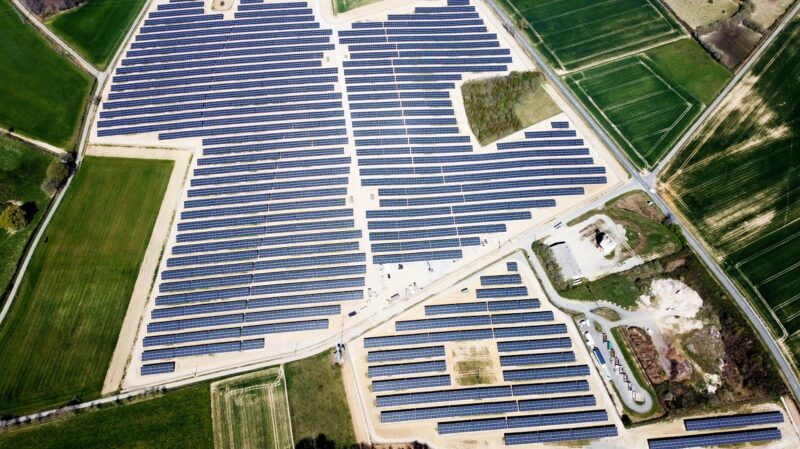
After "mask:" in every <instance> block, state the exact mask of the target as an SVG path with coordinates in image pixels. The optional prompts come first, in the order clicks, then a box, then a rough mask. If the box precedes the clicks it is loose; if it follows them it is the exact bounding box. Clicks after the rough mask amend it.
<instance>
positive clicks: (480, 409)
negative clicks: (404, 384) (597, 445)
mask: <svg viewBox="0 0 800 449" xmlns="http://www.w3.org/2000/svg"><path fill="white" fill-rule="evenodd" d="M595 405H596V401H595V398H594V396H592V395H586V396H567V397H559V398H547V399H524V400H519V401H503V402H490V403H483V404H463V405H445V406H438V407H425V408H414V409H407V410H389V411H381V422H382V423H395V422H404V421H418V420H427V419H439V418H453V417H458V416H474V415H494V414H500V413H515V412H527V411H536V410H551V409H561V408H575V407H593V406H595Z"/></svg>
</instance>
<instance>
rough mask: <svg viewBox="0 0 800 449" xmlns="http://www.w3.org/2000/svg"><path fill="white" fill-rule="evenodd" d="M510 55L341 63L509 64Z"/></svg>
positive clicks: (354, 65)
mask: <svg viewBox="0 0 800 449" xmlns="http://www.w3.org/2000/svg"><path fill="white" fill-rule="evenodd" d="M511 62H512V60H511V57H510V56H504V57H496V58H476V57H470V58H454V59H451V58H430V59H429V58H423V59H418V58H408V59H367V60H348V61H344V62H343V63H342V64H343V65H344V67H346V68H354V67H381V66H409V65H413V66H419V65H422V66H427V65H458V66H464V67H472V66H476V67H480V66H482V65H486V64H511ZM363 87H364V86H353V87H352V88H351V90H353V91H355V89H357V88H363ZM406 89H414V87H407V88H406Z"/></svg>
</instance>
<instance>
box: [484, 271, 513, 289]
mask: <svg viewBox="0 0 800 449" xmlns="http://www.w3.org/2000/svg"><path fill="white" fill-rule="evenodd" d="M480 281H481V285H483V286H487V285H505V284H521V283H522V276H520V275H518V274H499V275H489V276H481V277H480Z"/></svg>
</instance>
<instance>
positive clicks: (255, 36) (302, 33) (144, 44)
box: [131, 28, 333, 51]
mask: <svg viewBox="0 0 800 449" xmlns="http://www.w3.org/2000/svg"><path fill="white" fill-rule="evenodd" d="M332 34H333V31H332V30H330V29H321V28H306V29H297V30H291V31H273V32H269V33H236V34H217V35H213V34H211V35H207V36H206V35H201V36H200V37H186V38H181V37H175V38H173V39H166V38H165V39H161V40H149V41H140V42H133V43H132V44H131V48H136V49H148V48H150V49H156V48H163V49H165V50H168V51H172V50H174V51H181V48H182V47H189V46H197V45H207V44H214V43H225V42H238V41H247V40H253V41H258V42H264V43H271V40H273V39H274V40H285V39H291V38H299V39H303V38H306V37H311V36H331V35H332ZM169 49H172V50H169ZM134 51H138V50H134Z"/></svg>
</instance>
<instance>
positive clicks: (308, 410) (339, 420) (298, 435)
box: [284, 351, 356, 447]
mask: <svg viewBox="0 0 800 449" xmlns="http://www.w3.org/2000/svg"><path fill="white" fill-rule="evenodd" d="M330 360H331V352H330V351H325V352H323V353H322V354H319V355H316V356H314V357H310V358H307V359H303V360H298V361H297V362H292V363H289V364H287V365H286V366H285V367H284V370H285V374H286V387H287V389H288V393H289V411H290V413H291V416H292V433H293V434H294V441H295V444H297V443H298V442H299V441H300V440H303V439H304V438H315V437H316V436H317V435H318V434H324V435H325V436H327V437H328V439H329V440H333V441H335V442H336V445H337V447H342V446H347V447H349V446H351V445H353V444H355V443H356V438H355V434H354V432H353V421H352V419H351V418H350V408H349V407H348V406H347V399H346V398H345V392H344V384H343V383H342V372H341V368H339V367H336V366H333V365H331V362H330Z"/></svg>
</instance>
